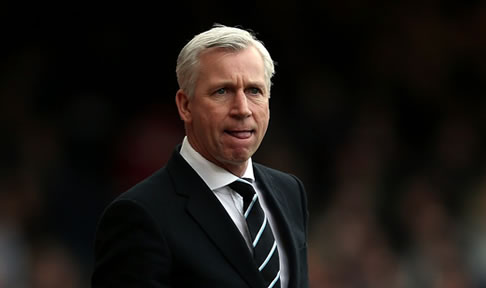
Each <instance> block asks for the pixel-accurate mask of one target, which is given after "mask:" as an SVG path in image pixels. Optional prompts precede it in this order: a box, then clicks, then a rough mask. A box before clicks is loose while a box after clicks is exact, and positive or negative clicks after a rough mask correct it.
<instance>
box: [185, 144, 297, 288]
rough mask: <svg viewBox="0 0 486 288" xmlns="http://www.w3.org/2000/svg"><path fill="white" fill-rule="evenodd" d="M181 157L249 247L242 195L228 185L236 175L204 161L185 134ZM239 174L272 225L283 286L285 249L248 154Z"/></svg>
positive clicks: (286, 276)
mask: <svg viewBox="0 0 486 288" xmlns="http://www.w3.org/2000/svg"><path fill="white" fill-rule="evenodd" d="M180 154H181V156H182V158H184V159H185V160H186V161H187V163H189V165H190V166H191V167H192V169H194V170H195V171H196V173H197V174H198V175H199V177H201V178H202V179H203V181H204V182H205V183H206V185H208V187H209V189H211V191H213V193H214V195H215V196H216V197H217V198H218V200H219V201H220V202H221V204H222V205H223V207H224V209H226V212H228V215H229V216H230V217H231V219H232V220H233V222H234V223H235V225H236V227H238V230H239V231H240V232H241V235H243V238H244V239H245V241H246V244H247V245H248V249H250V251H253V250H252V244H251V240H250V239H251V238H250V232H249V231H248V226H247V224H246V220H245V216H244V215H243V197H241V195H240V194H238V193H236V192H235V191H233V190H232V189H231V188H229V187H228V185H229V184H230V183H232V182H234V181H236V180H237V179H238V176H236V175H234V174H232V173H230V172H229V171H227V170H226V169H223V168H221V167H219V166H217V165H216V164H214V163H212V162H210V161H208V160H207V159H206V158H204V157H203V156H202V155H201V154H199V153H198V152H197V151H196V150H194V148H193V147H192V146H191V144H190V143H189V141H188V140H187V136H186V137H184V140H183V142H182V148H181V151H180ZM241 178H247V179H251V180H252V185H253V188H255V191H256V193H257V194H258V198H259V199H260V204H261V206H262V208H263V211H265V215H266V216H267V218H268V222H269V223H270V227H272V231H273V234H274V235H275V239H276V241H277V247H278V254H279V258H280V283H281V287H282V288H287V286H288V264H287V254H286V253H285V251H284V249H283V246H282V244H283V243H282V240H281V237H280V233H279V231H278V227H277V225H276V222H275V221H274V218H273V215H272V213H270V211H269V210H268V206H267V204H266V201H265V198H264V197H262V194H261V191H260V189H259V188H258V183H256V182H255V177H254V175H253V165H252V160H251V158H250V159H248V166H247V168H246V171H245V173H244V174H243V176H242V177H241Z"/></svg>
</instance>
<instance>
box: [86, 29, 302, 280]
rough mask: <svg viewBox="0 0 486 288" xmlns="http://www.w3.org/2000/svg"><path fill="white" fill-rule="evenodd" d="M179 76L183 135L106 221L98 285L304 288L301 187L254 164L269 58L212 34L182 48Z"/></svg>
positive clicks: (265, 109) (100, 234) (249, 40)
mask: <svg viewBox="0 0 486 288" xmlns="http://www.w3.org/2000/svg"><path fill="white" fill-rule="evenodd" d="M176 72H177V80H178V83H179V86H180V89H179V90H178V91H177V93H176V105H177V108H178V111H179V115H180V117H181V119H182V120H183V122H184V126H185V131H186V137H185V138H184V140H183V142H182V144H181V145H178V146H177V147H176V149H175V151H174V152H173V155H172V157H171V159H170V160H169V161H168V163H167V164H166V166H165V167H163V168H162V169H160V170H159V171H157V172H155V173H154V174H153V175H151V176H150V177H148V178H147V179H146V180H144V181H142V182H141V183H139V184H137V185H135V186H134V187H133V188H131V189H130V190H128V191H127V192H125V193H123V194H122V195H121V196H119V197H118V198H117V199H116V200H115V201H113V203H111V204H110V205H109V206H108V207H107V209H106V210H105V212H104V213H103V215H102V217H101V220H100V223H99V225H98V230H97V235H96V241H95V258H96V263H95V268H94V273H93V275H92V286H93V287H96V288H98V287H199V288H201V287H208V288H216V287H224V288H239V287H255V288H256V287H262V288H263V287H275V288H276V287H285V288H287V287H288V288H306V287H308V286H309V284H308V275H307V218H308V213H307V203H306V196H305V191H304V187H303V185H302V183H301V181H300V180H299V179H297V178H296V177H295V176H292V175H289V174H286V173H283V172H279V171H276V170H274V169H271V168H267V167H265V166H262V165H259V164H256V163H253V162H252V159H251V157H252V155H253V154H254V153H255V151H256V150H257V149H258V147H259V145H260V143H261V141H262V139H263V137H264V135H265V132H266V130H267V126H268V121H269V117H270V112H269V98H270V86H271V78H272V76H273V74H274V63H273V60H272V58H271V57H270V54H269V53H268V51H267V50H266V48H265V47H264V46H263V44H262V43H261V42H260V41H259V40H257V39H256V38H255V37H254V35H253V34H251V33H250V32H248V31H245V30H243V29H240V28H233V27H227V26H223V25H215V26H214V27H212V29H210V30H208V31H206V32H203V33H201V34H199V35H196V36H195V37H194V38H193V39H192V40H191V41H189V43H187V44H186V46H185V47H184V48H183V49H182V50H181V52H180V54H179V57H178V59H177V68H176ZM254 224H256V225H254Z"/></svg>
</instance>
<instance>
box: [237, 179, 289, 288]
mask: <svg viewBox="0 0 486 288" xmlns="http://www.w3.org/2000/svg"><path fill="white" fill-rule="evenodd" d="M229 186H230V187H231V189H233V190H234V191H236V192H237V193H238V194H240V195H241V196H242V197H243V201H244V206H243V210H244V213H245V214H244V215H245V219H246V222H247V224H248V230H249V231H250V235H251V239H252V243H253V258H254V260H255V263H256V264H257V267H258V270H260V272H261V273H262V276H263V279H264V280H265V283H266V287H269V288H271V287H273V288H280V262H279V258H278V249H277V242H276V241H275V238H274V237H273V233H272V229H271V227H270V224H269V223H268V221H267V217H266V216H265V213H264V212H263V209H262V207H261V206H260V202H259V201H258V195H257V194H256V193H255V190H254V189H253V186H252V185H251V183H249V182H247V181H246V180H243V179H239V180H237V181H235V182H233V183H231V184H230V185H229Z"/></svg>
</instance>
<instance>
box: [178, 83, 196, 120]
mask: <svg viewBox="0 0 486 288" xmlns="http://www.w3.org/2000/svg"><path fill="white" fill-rule="evenodd" d="M175 100H176V105H177V110H178V111H179V117H181V119H182V121H184V122H190V121H191V119H192V115H191V109H190V107H189V102H190V101H189V96H188V95H187V94H186V92H184V90H182V89H179V90H178V91H177V93H176V99H175Z"/></svg>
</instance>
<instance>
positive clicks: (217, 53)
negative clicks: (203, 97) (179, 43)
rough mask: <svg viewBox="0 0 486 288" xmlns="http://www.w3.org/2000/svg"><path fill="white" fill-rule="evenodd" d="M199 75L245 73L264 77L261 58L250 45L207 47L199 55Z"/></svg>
mask: <svg viewBox="0 0 486 288" xmlns="http://www.w3.org/2000/svg"><path fill="white" fill-rule="evenodd" d="M199 68H200V74H201V75H200V76H203V77H204V75H206V76H208V75H213V76H214V75H220V76H224V75H225V76H232V75H238V74H240V75H246V76H252V77H255V78H258V77H264V64H263V58H262V56H261V55H260V53H259V52H258V50H257V49H256V48H255V47H253V46H250V47H248V48H245V49H242V50H238V51H235V50H231V49H228V48H221V47H213V48H209V49H207V50H206V51H204V52H203V53H201V55H200V67H199Z"/></svg>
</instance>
